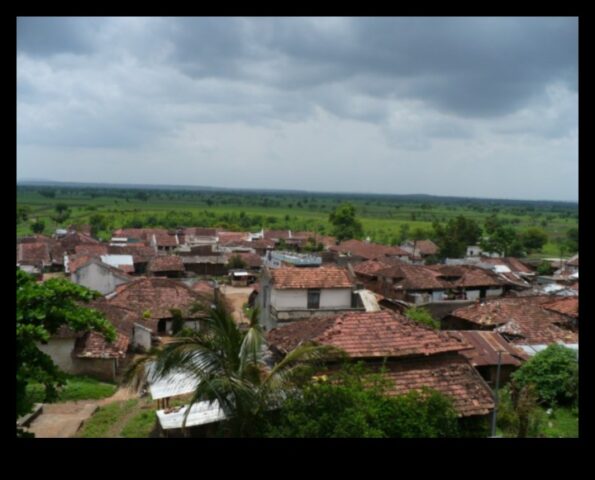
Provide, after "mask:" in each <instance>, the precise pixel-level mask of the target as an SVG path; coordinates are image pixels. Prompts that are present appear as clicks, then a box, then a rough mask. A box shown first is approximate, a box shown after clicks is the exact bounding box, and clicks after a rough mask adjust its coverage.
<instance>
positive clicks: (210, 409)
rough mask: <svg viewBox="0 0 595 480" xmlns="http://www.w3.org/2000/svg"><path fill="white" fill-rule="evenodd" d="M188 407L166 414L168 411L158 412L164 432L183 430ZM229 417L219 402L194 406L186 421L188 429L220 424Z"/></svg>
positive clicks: (201, 403) (200, 403)
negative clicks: (215, 423)
mask: <svg viewBox="0 0 595 480" xmlns="http://www.w3.org/2000/svg"><path fill="white" fill-rule="evenodd" d="M187 409H188V406H183V407H181V408H179V410H174V411H171V412H169V413H166V410H157V418H158V419H159V423H160V424H161V428H163V429H164V430H172V429H175V428H182V425H183V423H184V415H185V414H186V410H187ZM226 418H227V417H226V416H225V413H224V412H223V410H222V409H221V408H220V407H219V402H218V401H217V400H215V401H213V402H198V403H195V404H194V405H192V407H191V408H190V413H189V414H188V418H187V420H186V427H196V426H199V425H206V424H208V423H214V422H220V421H221V420H225V419H226Z"/></svg>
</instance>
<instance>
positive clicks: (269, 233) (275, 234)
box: [263, 230, 289, 240]
mask: <svg viewBox="0 0 595 480" xmlns="http://www.w3.org/2000/svg"><path fill="white" fill-rule="evenodd" d="M263 237H264V239H265V240H281V239H283V240H287V239H288V238H289V230H265V231H264V234H263Z"/></svg>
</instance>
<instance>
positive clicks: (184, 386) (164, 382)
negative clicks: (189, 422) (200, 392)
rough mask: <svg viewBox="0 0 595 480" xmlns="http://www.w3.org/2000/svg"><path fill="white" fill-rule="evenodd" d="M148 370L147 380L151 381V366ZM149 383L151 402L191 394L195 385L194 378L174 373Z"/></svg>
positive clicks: (185, 374)
mask: <svg viewBox="0 0 595 480" xmlns="http://www.w3.org/2000/svg"><path fill="white" fill-rule="evenodd" d="M148 369H149V379H151V377H152V375H153V367H152V365H151V366H149V367H148ZM149 381H150V385H149V393H150V394H151V398H152V399H153V400H160V399H162V398H168V397H175V396H178V395H186V394H188V393H192V392H194V390H195V389H196V385H197V381H196V379H195V378H193V377H192V376H190V375H188V374H187V373H183V372H174V373H171V374H170V375H168V376H167V377H165V378H159V379H155V380H153V381H151V380H149Z"/></svg>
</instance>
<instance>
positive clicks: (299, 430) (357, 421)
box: [265, 364, 458, 438]
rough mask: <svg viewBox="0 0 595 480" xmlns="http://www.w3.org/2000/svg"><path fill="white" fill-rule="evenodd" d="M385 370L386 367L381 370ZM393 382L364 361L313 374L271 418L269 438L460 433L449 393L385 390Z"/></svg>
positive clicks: (266, 429)
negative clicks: (392, 393) (393, 393)
mask: <svg viewBox="0 0 595 480" xmlns="http://www.w3.org/2000/svg"><path fill="white" fill-rule="evenodd" d="M381 372H382V371H381ZM388 388H389V382H388V381H387V380H386V379H385V378H383V377H382V375H381V373H380V374H378V373H370V372H369V371H367V370H366V369H365V367H364V366H363V365H362V364H356V365H346V366H344V367H343V368H342V369H340V370H339V371H337V372H334V373H331V374H329V375H328V376H318V377H314V378H313V380H312V381H310V382H308V383H307V384H306V385H305V386H304V388H303V389H302V390H299V391H295V392H293V394H292V395H291V396H290V397H289V398H288V399H287V401H285V402H284V403H283V405H282V407H281V408H280V410H279V411H278V412H277V414H276V415H274V416H273V417H272V418H270V419H269V420H268V423H267V426H266V428H265V435H266V436H268V437H292V438H293V437H298V438H304V437H307V438H336V437H343V438H344V437H358V438H361V437H380V438H382V437H384V438H388V437H391V438H420V437H423V438H429V437H430V438H431V437H453V436H457V435H458V428H457V417H456V413H455V411H454V409H453V407H452V403H451V401H450V399H449V398H447V397H445V396H443V395H442V394H440V393H438V392H435V391H431V390H425V391H423V392H416V391H412V392H409V393H408V394H406V395H400V396H397V397H391V396H388V395H387V391H388Z"/></svg>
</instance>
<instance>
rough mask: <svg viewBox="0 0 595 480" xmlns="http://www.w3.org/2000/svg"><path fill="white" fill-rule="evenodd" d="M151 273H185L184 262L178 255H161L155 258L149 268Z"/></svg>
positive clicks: (150, 262)
mask: <svg viewBox="0 0 595 480" xmlns="http://www.w3.org/2000/svg"><path fill="white" fill-rule="evenodd" d="M147 271H149V272H183V271H184V262H182V259H181V258H180V257H178V256H176V255H160V256H157V257H153V258H152V259H151V260H150V261H149V265H148V266H147Z"/></svg>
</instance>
